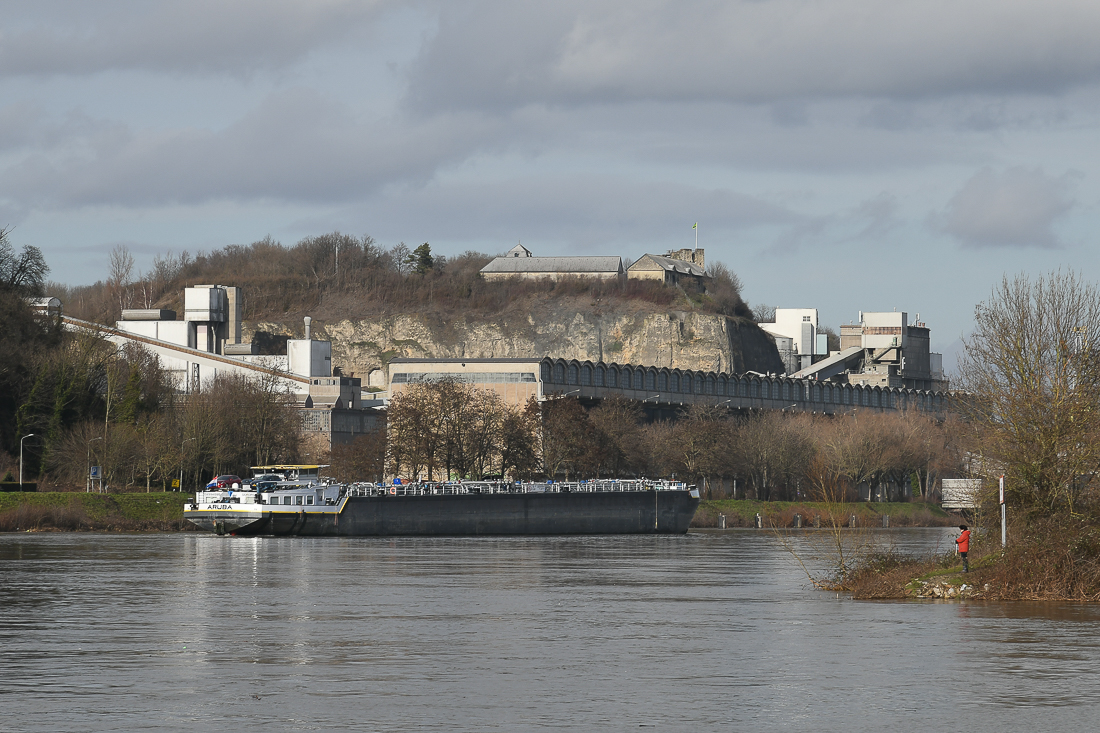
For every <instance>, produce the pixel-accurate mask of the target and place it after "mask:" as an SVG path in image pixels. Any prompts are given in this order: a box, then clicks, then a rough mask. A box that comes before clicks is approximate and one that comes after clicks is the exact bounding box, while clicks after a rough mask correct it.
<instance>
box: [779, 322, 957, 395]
mask: <svg viewBox="0 0 1100 733" xmlns="http://www.w3.org/2000/svg"><path fill="white" fill-rule="evenodd" d="M761 325H763V324H761ZM929 334H930V330H929V328H928V326H927V324H925V323H924V322H922V321H921V320H920V314H917V317H916V319H914V321H913V322H912V323H910V322H909V316H908V314H907V313H905V312H904V311H902V312H897V311H894V312H881V313H871V312H864V311H860V313H859V322H858V323H850V324H846V325H842V326H841V327H840V351H838V352H836V353H832V354H829V356H828V357H826V358H823V359H821V360H819V361H816V362H814V363H813V364H811V365H810V366H807V367H803V368H802V369H800V370H799V371H797V372H795V373H793V374H791V376H792V377H793V378H796V379H813V380H818V381H821V380H832V381H845V382H847V383H848V384H853V385H865V386H873V387H883V388H889V389H916V390H927V391H932V392H941V391H946V390H947V389H948V388H949V385H948V382H947V380H946V378H945V376H944V373H943V355H942V354H937V353H934V352H932V351H931V350H930V348H929V344H930V340H929Z"/></svg>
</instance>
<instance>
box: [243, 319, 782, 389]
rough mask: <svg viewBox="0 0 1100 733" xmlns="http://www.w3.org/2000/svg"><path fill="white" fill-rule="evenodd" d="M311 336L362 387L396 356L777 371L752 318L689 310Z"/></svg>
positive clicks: (771, 348) (421, 323)
mask: <svg viewBox="0 0 1100 733" xmlns="http://www.w3.org/2000/svg"><path fill="white" fill-rule="evenodd" d="M250 330H253V331H256V330H262V331H269V332H276V333H280V332H283V333H285V332H287V331H288V329H287V328H286V326H285V325H283V324H262V323H258V324H254V326H253V328H252V329H250ZM314 338H327V339H330V340H331V341H332V361H333V365H334V366H339V367H341V368H342V369H343V371H344V374H350V373H354V374H355V375H356V376H359V377H362V378H363V379H364V384H366V383H367V377H368V375H370V384H371V385H372V386H382V384H381V383H380V382H381V379H382V376H383V375H384V374H385V370H386V369H387V368H388V365H389V362H390V360H391V359H394V358H396V357H411V358H466V359H487V358H531V357H533V356H534V357H540V358H541V357H543V356H554V357H561V358H565V359H581V360H583V359H589V360H591V361H600V360H603V361H605V362H617V363H620V364H644V365H647V366H660V367H674V368H679V369H700V370H707V371H715V372H737V373H740V372H745V371H758V372H782V370H783V366H782V362H781V361H780V358H779V352H778V351H777V350H776V348H775V342H774V341H773V340H772V338H771V337H770V336H769V335H768V334H767V333H765V332H764V331H763V330H762V329H761V328H759V327H758V326H757V325H756V324H755V323H753V322H752V321H748V320H743V319H738V318H727V317H724V316H718V315H712V314H702V313H695V312H675V311H674V312H645V311H638V312H633V313H623V312H600V311H599V310H598V309H592V310H591V311H589V312H579V311H577V310H576V309H574V310H572V311H568V310H566V309H564V308H561V307H557V308H550V309H547V311H544V312H542V313H528V314H527V315H526V316H512V317H503V318H499V319H495V320H475V319H473V318H470V319H467V318H465V317H459V318H456V319H453V320H443V319H436V318H432V317H429V316H423V315H407V314H406V315H395V316H390V317H386V318H382V319H379V320H374V321H350V320H346V321H339V322H336V323H329V324H324V325H321V326H320V327H318V324H317V321H314ZM379 370H381V371H379ZM385 376H388V374H387V375H385Z"/></svg>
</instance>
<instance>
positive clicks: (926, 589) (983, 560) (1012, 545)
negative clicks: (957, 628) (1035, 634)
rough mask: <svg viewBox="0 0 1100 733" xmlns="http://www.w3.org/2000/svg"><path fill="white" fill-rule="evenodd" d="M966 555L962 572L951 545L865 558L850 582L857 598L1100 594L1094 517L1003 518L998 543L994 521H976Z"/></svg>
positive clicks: (1076, 597)
mask: <svg viewBox="0 0 1100 733" xmlns="http://www.w3.org/2000/svg"><path fill="white" fill-rule="evenodd" d="M972 529H973V528H972ZM969 558H970V572H969V573H964V572H963V565H962V560H961V558H959V557H958V556H957V555H955V553H954V552H950V553H946V554H944V555H941V556H939V557H928V558H892V557H889V556H880V557H877V558H869V559H868V561H867V562H864V563H863V564H862V565H861V566H860V567H859V568H858V570H857V572H855V573H854V574H853V575H852V576H851V578H850V581H849V589H850V590H851V592H852V597H853V598H857V599H876V598H879V599H889V598H958V599H975V600H990V601H1093V602H1095V601H1100V517H1092V516H1080V515H1076V516H1054V517H1043V518H1038V519H1032V520H1029V521H1024V522H1020V523H1018V524H1017V526H1015V527H1013V526H1012V524H1011V523H1010V524H1009V533H1008V543H1007V545H1006V547H1005V548H1004V549H1003V550H1002V548H1001V535H1000V529H999V527H996V526H995V527H992V528H990V529H989V530H988V531H984V532H983V531H981V530H979V529H975V531H974V533H973V534H972V537H971V543H970V553H969Z"/></svg>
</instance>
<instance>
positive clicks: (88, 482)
mask: <svg viewBox="0 0 1100 733" xmlns="http://www.w3.org/2000/svg"><path fill="white" fill-rule="evenodd" d="M97 440H103V436H102V435H101V436H99V437H98V438H91V439H89V440H88V442H87V444H86V445H87V449H88V450H87V454H88V455H87V461H88V476H87V478H85V479H84V493H85V494H90V493H91V492H92V443H94V442H96V441H97Z"/></svg>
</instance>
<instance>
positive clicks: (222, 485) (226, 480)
mask: <svg viewBox="0 0 1100 733" xmlns="http://www.w3.org/2000/svg"><path fill="white" fill-rule="evenodd" d="M233 484H237V486H238V488H239V487H240V486H241V485H242V484H243V482H242V481H241V477H240V476H234V475H233V474H231V473H227V474H225V475H223V476H215V477H214V478H213V479H211V481H210V483H208V484H207V485H206V488H208V489H232V488H233Z"/></svg>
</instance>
